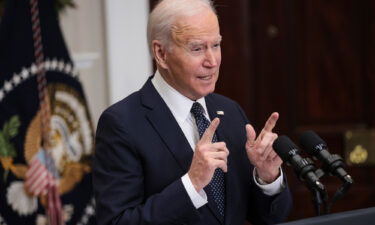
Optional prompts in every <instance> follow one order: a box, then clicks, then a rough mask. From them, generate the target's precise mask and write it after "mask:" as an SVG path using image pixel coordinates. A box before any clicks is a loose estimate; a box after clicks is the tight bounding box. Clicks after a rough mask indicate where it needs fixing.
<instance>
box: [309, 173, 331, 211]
mask: <svg viewBox="0 0 375 225" xmlns="http://www.w3.org/2000/svg"><path fill="white" fill-rule="evenodd" d="M315 174H316V175H317V177H318V178H321V177H323V176H324V172H323V171H322V170H321V169H317V170H316V171H315ZM308 187H309V189H310V191H311V192H312V194H313V203H314V206H315V212H316V215H317V216H320V215H323V214H326V213H327V208H328V206H327V200H328V193H327V190H326V189H325V188H324V186H323V184H322V183H320V182H319V181H316V182H315V185H311V184H310V185H308ZM322 204H323V206H324V211H323V214H322V212H321V210H320V206H321V205H322Z"/></svg>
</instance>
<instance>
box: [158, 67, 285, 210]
mask: <svg viewBox="0 0 375 225" xmlns="http://www.w3.org/2000/svg"><path fill="white" fill-rule="evenodd" d="M151 82H152V84H153V85H154V87H155V89H156V91H157V92H158V93H159V94H160V96H161V98H162V99H163V100H164V102H165V103H166V104H167V106H168V108H169V109H170V110H171V112H172V114H173V116H174V118H175V119H176V120H177V123H178V125H179V126H180V128H181V130H182V131H183V132H184V135H185V137H186V139H187V140H188V142H189V144H190V146H191V149H192V150H193V151H194V150H195V145H196V143H197V142H198V141H199V133H198V128H197V126H196V124H195V119H194V117H193V116H192V115H191V113H190V109H191V107H192V106H193V103H194V101H192V100H190V99H189V98H187V97H185V96H184V95H182V94H181V93H180V92H178V91H177V90H176V89H174V88H173V87H171V86H170V85H169V84H168V83H167V82H166V81H165V80H164V79H163V77H162V76H161V74H160V73H159V71H158V70H157V71H156V72H155V76H154V77H153V78H152V80H151ZM197 102H199V103H200V104H201V105H202V106H203V109H204V115H205V116H206V118H207V119H208V120H209V121H211V120H210V118H209V116H208V111H207V106H206V101H205V99H204V97H203V98H200V99H198V100H197ZM229 151H230V149H229ZM253 177H254V181H255V183H256V184H257V185H258V186H259V187H260V188H261V189H262V190H263V193H264V194H266V195H275V194H277V193H280V192H281V191H282V189H283V188H284V186H285V185H284V184H283V173H282V170H281V169H280V176H279V177H278V178H277V179H276V180H275V181H274V182H272V183H271V184H265V183H264V182H262V181H261V180H260V182H258V180H257V179H256V172H255V169H254V171H253ZM258 179H259V178H258ZM181 180H182V183H183V185H184V187H185V189H186V191H187V193H188V195H189V197H190V199H191V201H192V202H193V204H194V206H195V208H197V209H198V208H199V207H201V206H203V205H205V204H206V203H207V195H206V193H205V191H204V190H203V189H202V190H201V191H199V192H197V191H196V190H195V188H194V186H193V184H192V182H191V180H190V178H189V176H188V174H187V173H186V174H185V175H184V176H183V177H182V178H181ZM259 183H262V184H259Z"/></svg>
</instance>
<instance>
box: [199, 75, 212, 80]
mask: <svg viewBox="0 0 375 225" xmlns="http://www.w3.org/2000/svg"><path fill="white" fill-rule="evenodd" d="M212 77H213V75H212V74H211V75H205V76H198V79H201V80H210V79H211V78H212Z"/></svg>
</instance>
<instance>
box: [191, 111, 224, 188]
mask: <svg viewBox="0 0 375 225" xmlns="http://www.w3.org/2000/svg"><path fill="white" fill-rule="evenodd" d="M219 123H220V120H219V118H215V119H214V120H213V121H212V122H211V124H210V126H209V127H208V128H207V129H206V131H205V132H204V134H203V135H202V138H201V139H200V140H199V142H198V143H197V145H196V147H195V151H194V155H193V160H192V162H191V165H190V169H189V171H188V175H189V178H190V180H191V182H192V183H193V185H194V188H195V189H196V190H197V191H200V190H202V189H203V188H204V187H205V186H207V185H208V184H209V183H210V181H211V179H212V176H213V174H214V172H215V169H216V168H220V169H221V170H223V172H227V170H228V167H227V157H228V155H229V151H228V149H227V147H226V144H225V142H215V143H212V138H213V136H214V134H215V131H216V129H217V127H218V126H219Z"/></svg>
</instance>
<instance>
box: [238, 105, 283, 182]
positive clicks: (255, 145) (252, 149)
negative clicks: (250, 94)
mask: <svg viewBox="0 0 375 225" xmlns="http://www.w3.org/2000/svg"><path fill="white" fill-rule="evenodd" d="M278 119H279V114H278V113H276V112H275V113H272V115H271V116H270V117H269V118H268V120H267V122H266V124H265V126H264V128H263V129H262V131H261V132H260V134H259V136H258V137H257V136H256V133H255V130H254V128H253V127H252V126H251V125H250V124H247V125H246V134H247V141H246V145H245V148H246V152H247V156H248V158H249V160H250V162H251V163H252V164H253V165H254V166H255V167H256V170H257V174H258V177H259V178H260V179H262V180H263V181H265V182H267V183H271V182H273V181H274V180H275V179H276V178H277V177H278V176H279V168H280V166H281V164H282V160H281V158H280V157H279V156H278V155H277V154H276V152H275V151H274V150H273V148H272V144H273V142H274V141H275V140H276V138H277V134H275V133H273V132H272V130H273V128H274V127H275V125H276V122H277V120H278Z"/></svg>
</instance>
